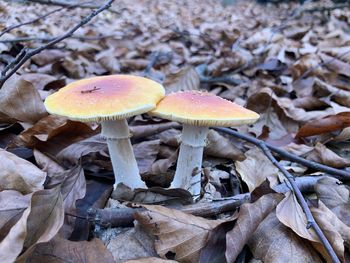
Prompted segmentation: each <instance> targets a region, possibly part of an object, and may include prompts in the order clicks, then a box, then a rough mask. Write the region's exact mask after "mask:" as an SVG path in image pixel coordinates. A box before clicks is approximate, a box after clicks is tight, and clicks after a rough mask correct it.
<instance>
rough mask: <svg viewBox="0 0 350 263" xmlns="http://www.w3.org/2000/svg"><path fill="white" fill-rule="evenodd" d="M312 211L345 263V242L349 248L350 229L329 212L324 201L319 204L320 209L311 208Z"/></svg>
mask: <svg viewBox="0 0 350 263" xmlns="http://www.w3.org/2000/svg"><path fill="white" fill-rule="evenodd" d="M310 209H311V212H312V215H313V216H314V218H315V220H316V222H317V224H318V225H319V226H320V228H321V229H322V231H323V233H324V234H325V236H326V238H327V239H328V241H329V242H330V243H331V244H332V247H333V249H334V250H335V252H336V254H337V256H338V257H339V258H340V259H341V261H343V262H344V261H345V258H344V250H345V248H344V241H345V242H346V245H347V247H349V246H350V227H349V226H347V225H346V224H344V223H343V222H342V221H340V219H339V218H338V217H337V216H336V215H335V214H334V213H333V212H332V211H331V210H329V209H328V208H327V207H326V206H325V205H324V204H323V203H322V201H319V202H318V207H311V208H310Z"/></svg>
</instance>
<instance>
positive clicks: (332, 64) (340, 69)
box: [319, 52, 350, 77]
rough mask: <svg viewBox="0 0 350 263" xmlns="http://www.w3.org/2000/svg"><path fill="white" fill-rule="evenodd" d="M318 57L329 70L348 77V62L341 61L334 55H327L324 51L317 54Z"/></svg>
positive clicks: (349, 71) (349, 69)
mask: <svg viewBox="0 0 350 263" xmlns="http://www.w3.org/2000/svg"><path fill="white" fill-rule="evenodd" d="M319 56H320V58H321V59H322V61H323V62H324V65H325V66H326V67H327V68H328V69H329V70H331V71H334V72H336V73H338V74H342V75H344V76H347V77H350V64H349V63H346V62H343V61H341V60H340V59H337V58H335V57H331V56H328V55H326V54H324V53H322V52H321V53H320V54H319Z"/></svg>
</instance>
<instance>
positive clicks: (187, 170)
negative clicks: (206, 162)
mask: <svg viewBox="0 0 350 263" xmlns="http://www.w3.org/2000/svg"><path fill="white" fill-rule="evenodd" d="M208 131H209V128H208V127H203V126H193V125H187V124H184V125H183V128H182V141H181V145H180V153H179V157H178V160H177V166H176V172H175V176H174V180H173V182H172V183H171V188H183V189H186V190H188V191H189V192H190V193H191V194H192V195H193V197H194V198H198V197H199V195H200V191H201V171H202V159H203V147H204V146H205V139H206V137H207V134H208Z"/></svg>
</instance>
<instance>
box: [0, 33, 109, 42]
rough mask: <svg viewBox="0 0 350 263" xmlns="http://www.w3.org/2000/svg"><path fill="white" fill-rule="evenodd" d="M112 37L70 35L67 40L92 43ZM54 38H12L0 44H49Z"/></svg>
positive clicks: (3, 40)
mask: <svg viewBox="0 0 350 263" xmlns="http://www.w3.org/2000/svg"><path fill="white" fill-rule="evenodd" d="M114 36H115V35H114V34H111V35H101V36H92V37H87V36H79V35H72V36H70V37H69V38H74V39H79V40H87V41H92V40H100V39H105V38H111V37H114ZM55 38H56V37H51V36H47V37H18V38H12V39H2V40H0V43H18V42H29V41H41V42H50V41H52V40H54V39H55Z"/></svg>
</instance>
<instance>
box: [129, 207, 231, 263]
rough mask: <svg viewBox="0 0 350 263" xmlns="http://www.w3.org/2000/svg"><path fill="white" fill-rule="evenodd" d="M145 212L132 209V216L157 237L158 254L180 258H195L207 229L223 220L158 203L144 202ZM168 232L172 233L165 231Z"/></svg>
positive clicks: (207, 233)
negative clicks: (206, 217) (134, 211)
mask: <svg viewBox="0 0 350 263" xmlns="http://www.w3.org/2000/svg"><path fill="white" fill-rule="evenodd" d="M145 208H146V209H147V210H148V211H146V212H140V213H136V215H135V218H136V220H137V221H138V222H139V223H140V224H141V225H142V226H143V227H144V228H145V229H146V230H148V231H150V233H151V234H153V235H155V236H156V237H157V240H156V241H155V248H156V251H157V253H158V255H159V256H161V257H162V258H166V259H175V260H177V261H180V262H193V263H194V262H198V260H199V256H200V255H199V253H200V249H201V248H203V247H204V245H205V243H206V240H207V237H208V235H209V231H210V230H212V229H214V228H215V227H216V226H218V225H219V224H220V223H222V222H224V221H223V220H207V219H204V218H201V217H196V216H192V215H189V214H186V213H183V212H181V211H178V210H175V209H170V208H166V207H162V206H150V205H147V206H145ZM168 233H172V234H171V235H169V234H168Z"/></svg>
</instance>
